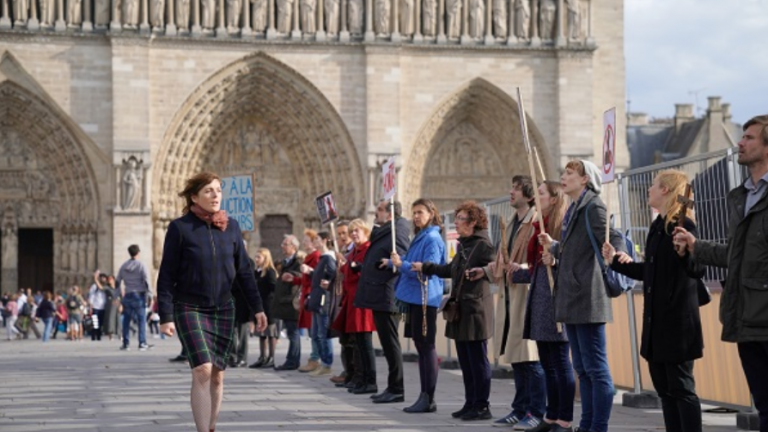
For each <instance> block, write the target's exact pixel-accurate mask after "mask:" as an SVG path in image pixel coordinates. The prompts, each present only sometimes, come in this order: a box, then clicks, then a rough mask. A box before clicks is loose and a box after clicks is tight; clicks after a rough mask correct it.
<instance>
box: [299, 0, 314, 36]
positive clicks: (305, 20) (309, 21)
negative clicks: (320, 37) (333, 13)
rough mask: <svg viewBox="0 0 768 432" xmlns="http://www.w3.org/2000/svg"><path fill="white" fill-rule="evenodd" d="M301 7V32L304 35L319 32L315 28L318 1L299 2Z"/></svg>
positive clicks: (304, 0) (305, 0)
mask: <svg viewBox="0 0 768 432" xmlns="http://www.w3.org/2000/svg"><path fill="white" fill-rule="evenodd" d="M299 1H300V3H299V6H301V16H300V18H301V31H303V32H304V34H307V33H314V32H316V31H317V29H316V27H315V18H316V15H317V14H316V12H315V8H316V6H317V0H299Z"/></svg>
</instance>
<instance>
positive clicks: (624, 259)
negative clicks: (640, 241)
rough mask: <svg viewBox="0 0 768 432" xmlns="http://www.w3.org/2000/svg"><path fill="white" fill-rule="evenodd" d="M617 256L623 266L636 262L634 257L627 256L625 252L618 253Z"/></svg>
mask: <svg viewBox="0 0 768 432" xmlns="http://www.w3.org/2000/svg"><path fill="white" fill-rule="evenodd" d="M616 256H617V257H619V262H620V263H622V264H629V263H631V262H634V260H633V259H632V257H631V256H629V255H627V254H625V253H624V252H617V253H616Z"/></svg>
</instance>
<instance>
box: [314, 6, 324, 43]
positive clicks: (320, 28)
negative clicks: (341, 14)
mask: <svg viewBox="0 0 768 432" xmlns="http://www.w3.org/2000/svg"><path fill="white" fill-rule="evenodd" d="M324 6H325V2H324V1H323V0H317V15H316V16H317V32H315V40H316V41H318V42H322V41H325V11H324V10H323V7H324Z"/></svg>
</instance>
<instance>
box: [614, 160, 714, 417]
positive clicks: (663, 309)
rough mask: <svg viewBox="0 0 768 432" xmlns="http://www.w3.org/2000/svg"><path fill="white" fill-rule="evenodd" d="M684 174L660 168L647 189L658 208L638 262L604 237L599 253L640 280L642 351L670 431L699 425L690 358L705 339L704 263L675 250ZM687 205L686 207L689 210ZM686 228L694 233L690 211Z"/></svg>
mask: <svg viewBox="0 0 768 432" xmlns="http://www.w3.org/2000/svg"><path fill="white" fill-rule="evenodd" d="M687 184H688V177H687V176H686V175H685V173H683V172H681V171H675V170H668V171H662V172H661V173H660V174H659V175H658V176H656V179H655V180H654V182H653V184H652V185H651V187H650V188H649V189H648V204H649V205H650V206H651V207H653V208H655V209H657V210H658V211H659V216H658V217H657V218H656V220H654V221H653V223H652V224H651V227H650V229H649V231H648V239H647V241H646V247H645V262H641V263H636V262H632V259H631V258H630V257H629V256H628V255H626V254H624V253H623V252H619V253H616V251H615V250H614V248H613V247H612V246H611V245H610V244H608V243H606V244H604V245H603V257H604V258H605V259H606V261H607V262H610V263H611V268H612V269H614V270H616V271H617V272H619V273H622V274H625V275H627V276H629V277H631V278H633V279H637V280H642V281H643V294H644V310H643V333H642V342H641V344H640V354H641V355H642V356H643V358H645V359H646V360H647V361H648V370H649V372H650V374H651V380H652V381H653V386H654V388H655V389H656V392H657V393H658V394H659V397H660V398H661V406H662V410H663V412H664V424H665V425H666V429H667V430H668V431H675V432H678V431H682V432H699V431H701V404H700V403H699V398H698V396H696V386H695V382H694V378H693V361H694V360H696V359H698V358H701V357H702V355H703V349H704V339H703V336H702V330H701V317H700V316H699V303H698V295H697V286H696V285H697V283H699V282H697V280H698V279H699V278H701V277H702V276H703V275H704V268H703V267H702V266H700V265H696V264H694V262H693V260H691V259H690V256H689V255H686V256H684V257H680V256H678V254H677V252H676V251H675V248H674V244H673V236H672V233H673V230H674V228H675V226H676V225H677V224H678V217H679V212H680V208H681V204H680V203H678V202H677V197H678V196H682V195H683V192H684V190H685V186H686V185H687ZM689 212H690V210H686V213H689ZM683 226H684V228H685V229H686V230H687V231H689V232H691V233H693V234H694V235H696V225H695V224H694V223H693V220H692V219H691V216H690V215H688V216H687V217H686V218H685V220H684V222H683Z"/></svg>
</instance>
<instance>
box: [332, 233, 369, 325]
mask: <svg viewBox="0 0 768 432" xmlns="http://www.w3.org/2000/svg"><path fill="white" fill-rule="evenodd" d="M370 245H371V243H370V242H365V243H363V244H362V245H361V246H355V248H354V249H352V252H350V253H349V256H348V257H347V263H346V264H344V266H342V267H341V274H342V275H343V276H344V281H343V283H342V287H343V288H344V295H343V297H342V299H341V311H340V312H339V315H338V317H336V320H335V321H334V322H333V325H332V327H333V328H334V329H336V330H338V331H340V332H342V333H364V332H372V331H376V326H375V325H374V324H373V311H371V309H360V308H356V307H355V306H354V305H353V304H352V303H353V302H354V300H355V294H356V293H357V284H358V281H359V280H360V269H361V268H362V266H363V259H364V258H365V254H366V252H368V247H369V246H370Z"/></svg>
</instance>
